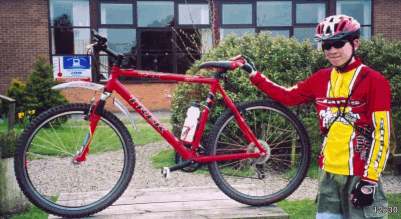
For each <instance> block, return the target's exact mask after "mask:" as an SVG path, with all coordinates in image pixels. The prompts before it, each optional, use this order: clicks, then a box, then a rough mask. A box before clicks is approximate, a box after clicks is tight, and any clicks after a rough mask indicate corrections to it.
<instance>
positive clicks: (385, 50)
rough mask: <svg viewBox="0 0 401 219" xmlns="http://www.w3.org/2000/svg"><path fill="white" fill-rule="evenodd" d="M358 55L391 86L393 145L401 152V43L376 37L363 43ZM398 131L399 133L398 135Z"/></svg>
mask: <svg viewBox="0 0 401 219" xmlns="http://www.w3.org/2000/svg"><path fill="white" fill-rule="evenodd" d="M357 54H358V55H359V56H360V57H361V59H362V60H363V62H364V63H365V64H366V65H368V66H370V67H372V68H373V69H375V70H377V71H380V72H381V73H382V74H383V75H384V76H385V77H386V78H387V79H388V80H389V81H390V85H391V92H392V97H391V106H392V123H393V129H392V130H393V133H392V140H391V142H392V143H391V145H392V148H393V149H394V148H396V147H395V145H398V150H399V152H401V150H400V147H399V145H400V144H401V132H399V130H400V129H401V41H389V40H385V39H384V38H382V37H375V38H373V40H369V41H363V42H362V45H361V48H360V49H359V50H357ZM397 131H398V133H397Z"/></svg>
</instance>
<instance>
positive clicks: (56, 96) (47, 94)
mask: <svg viewBox="0 0 401 219" xmlns="http://www.w3.org/2000/svg"><path fill="white" fill-rule="evenodd" d="M52 75H53V70H52V67H51V65H50V64H48V63H47V62H46V60H45V59H44V58H39V59H38V60H37V61H36V62H35V64H34V67H33V70H32V72H31V74H30V75H29V77H28V80H27V81H26V83H24V82H21V81H19V80H15V79H14V80H13V81H12V82H11V86H10V88H9V89H8V91H7V96H9V97H12V98H14V99H15V100H16V110H15V112H16V119H17V121H18V120H24V119H25V118H26V116H27V115H29V116H30V118H32V117H34V116H36V115H38V114H39V113H41V112H43V111H45V110H47V109H49V108H50V107H53V106H56V105H60V104H64V103H66V102H67V101H66V99H65V98H64V97H63V96H62V95H61V94H60V93H59V92H58V91H55V90H52V89H51V87H52V86H54V85H55V84H56V83H55V82H54V80H53V76H52ZM18 113H20V115H18ZM21 115H24V116H22V118H21Z"/></svg>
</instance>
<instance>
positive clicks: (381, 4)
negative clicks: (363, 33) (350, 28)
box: [373, 0, 401, 40]
mask: <svg viewBox="0 0 401 219" xmlns="http://www.w3.org/2000/svg"><path fill="white" fill-rule="evenodd" d="M373 25H374V27H373V28H374V34H381V35H383V36H384V37H385V38H387V39H397V40H401V1H400V0H374V1H373Z"/></svg>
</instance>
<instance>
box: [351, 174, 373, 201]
mask: <svg viewBox="0 0 401 219" xmlns="http://www.w3.org/2000/svg"><path fill="white" fill-rule="evenodd" d="M376 186H377V183H375V182H371V181H367V180H363V179H361V180H360V181H359V182H358V183H357V184H356V185H355V188H354V189H353V190H352V192H351V202H352V204H353V205H354V207H356V208H363V207H366V206H369V205H371V204H372V203H373V196H374V195H375V192H376Z"/></svg>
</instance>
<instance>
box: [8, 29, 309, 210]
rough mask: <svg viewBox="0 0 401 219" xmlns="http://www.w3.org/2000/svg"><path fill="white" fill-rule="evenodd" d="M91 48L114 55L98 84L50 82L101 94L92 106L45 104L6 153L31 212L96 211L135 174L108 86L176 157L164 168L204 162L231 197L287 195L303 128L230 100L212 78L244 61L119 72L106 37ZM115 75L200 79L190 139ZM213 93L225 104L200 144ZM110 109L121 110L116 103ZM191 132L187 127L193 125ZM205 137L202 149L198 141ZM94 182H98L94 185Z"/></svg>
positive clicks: (284, 114) (303, 166)
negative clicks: (188, 71) (201, 99)
mask: <svg viewBox="0 0 401 219" xmlns="http://www.w3.org/2000/svg"><path fill="white" fill-rule="evenodd" d="M93 36H94V41H95V43H94V44H92V46H93V49H94V51H95V52H100V51H103V52H105V53H107V54H108V55H109V56H112V57H113V58H114V60H115V62H114V65H113V67H112V71H111V76H110V78H109V80H108V81H107V83H106V84H105V86H103V85H100V84H94V83H91V82H69V83H65V84H61V85H58V87H57V88H65V87H83V88H87V89H93V90H99V91H101V92H102V93H101V96H100V98H99V99H98V100H97V101H93V102H92V104H68V105H62V106H57V107H54V108H51V109H49V110H47V111H45V112H43V113H42V114H40V115H39V116H38V117H36V118H35V119H34V120H33V121H32V122H31V124H30V125H29V126H28V127H27V128H26V129H25V130H24V132H23V133H22V135H21V137H20V139H19V141H18V148H17V151H16V155H15V173H16V177H17V180H18V183H19V186H20V187H21V189H22V191H23V192H24V194H25V195H26V196H27V197H28V199H29V200H30V201H31V202H32V203H34V204H35V205H36V206H38V207H39V208H41V209H43V210H45V211H47V212H49V213H51V214H55V215H59V216H63V217H84V216H88V215H91V214H94V213H96V212H98V211H101V210H103V209H104V208H106V207H107V206H109V205H111V204H112V203H113V202H114V201H115V200H116V199H118V198H119V197H120V196H121V195H122V193H123V192H124V190H125V189H126V188H127V186H128V184H129V182H130V180H131V177H132V175H133V172H134V166H135V151H134V144H133V141H132V138H131V135H130V133H129V132H128V130H127V128H126V126H125V125H124V124H123V123H122V122H121V121H120V119H118V118H117V117H116V116H115V115H113V114H112V113H110V112H108V111H106V110H105V109H104V106H105V102H106V100H107V99H108V98H109V97H110V95H111V94H112V93H113V92H115V93H117V94H119V95H120V96H121V97H122V98H123V99H124V100H125V101H127V103H128V104H129V105H130V106H131V107H132V108H133V109H134V110H135V111H136V112H137V113H138V114H139V115H141V116H142V117H143V118H144V119H145V120H146V121H147V123H149V124H150V125H151V126H152V127H153V128H154V129H155V130H156V131H157V132H158V133H160V135H161V136H163V138H164V139H165V140H166V141H167V142H168V143H169V144H170V145H171V146H172V147H173V148H174V149H175V150H176V152H177V153H178V154H179V155H180V156H181V157H182V159H181V161H182V162H180V163H178V164H177V165H176V166H173V167H169V168H168V167H165V168H164V169H163V174H164V175H168V174H169V172H171V171H175V170H180V169H183V168H188V167H190V166H191V165H192V166H194V165H195V164H204V163H207V164H208V169H209V172H210V174H211V176H212V178H213V180H214V182H215V183H216V185H217V186H218V187H219V188H220V189H221V191H223V192H224V193H225V194H226V195H227V196H229V197H230V198H232V199H234V200H236V201H238V202H241V203H244V204H247V205H254V206H260V205H269V204H271V203H274V202H277V201H280V200H282V199H284V198H286V197H287V196H289V195H290V194H291V193H292V192H294V191H295V190H296V189H297V188H298V186H299V185H300V184H301V182H302V180H303V179H304V178H305V175H306V172H307V169H308V166H309V162H310V144H309V138H308V135H307V133H306V131H305V128H304V127H303V125H302V124H301V122H300V121H299V120H298V119H297V117H296V116H295V115H294V114H293V113H292V112H291V111H290V110H288V109H287V108H286V107H284V106H282V105H280V104H278V103H276V102H273V101H268V100H259V101H254V102H247V103H241V104H237V105H236V104H234V103H233V101H232V100H231V99H230V98H229V97H228V95H227V94H226V92H225V90H224V88H223V87H222V85H221V84H220V81H221V80H222V79H224V78H226V77H227V74H226V72H227V71H228V70H234V69H236V68H238V67H240V66H241V65H243V64H244V63H245V61H246V60H245V59H243V58H240V57H238V58H237V59H235V60H232V61H213V62H206V63H203V64H201V65H200V68H207V69H214V70H216V72H215V73H214V76H213V77H204V76H187V75H180V74H157V73H150V72H145V73H144V72H138V71H135V70H132V69H121V68H120V66H121V62H122V59H123V56H122V55H120V54H117V53H115V52H113V51H112V50H110V49H109V48H107V44H106V42H107V39H106V38H104V37H102V36H100V35H98V34H97V33H96V32H93ZM120 76H124V77H135V78H153V79H154V78H156V79H158V80H168V81H179V82H186V83H200V84H206V85H209V87H210V91H209V94H208V96H207V99H206V101H205V103H204V104H203V107H202V108H203V109H202V112H201V113H200V118H199V119H197V118H196V117H195V119H194V117H191V116H190V117H189V120H192V121H195V122H196V123H195V129H196V131H195V133H194V137H193V139H191V138H188V133H189V132H191V130H190V131H188V129H187V128H188V127H184V129H185V130H184V131H183V132H182V136H181V139H180V138H177V137H175V136H174V135H173V134H172V133H171V132H170V131H169V130H168V129H167V128H165V127H164V126H163V125H162V124H161V123H160V122H159V121H158V119H157V118H155V117H154V115H153V114H152V113H151V112H150V111H149V110H148V109H147V108H146V107H145V106H144V105H143V104H142V103H141V102H140V101H139V100H138V99H137V98H136V97H135V96H134V95H133V94H131V93H130V92H129V91H128V90H127V89H126V88H125V87H124V86H123V85H122V84H121V82H120V81H119V80H118V78H119V77H120ZM217 93H220V94H221V97H222V99H223V101H224V103H225V105H226V107H227V109H226V111H225V112H224V113H223V114H222V115H221V116H220V117H219V119H218V120H217V122H216V123H215V124H214V126H213V128H212V130H211V131H210V135H209V136H208V138H204V139H206V140H204V141H201V140H202V136H203V133H204V131H205V127H206V123H207V121H208V115H209V112H210V110H211V109H212V107H213V105H214V103H215V101H216V95H217ZM116 106H117V107H118V108H120V109H121V110H122V111H123V112H125V113H126V114H127V110H126V109H124V107H123V105H122V104H120V103H119V102H116ZM192 132H193V131H192ZM201 142H204V143H203V144H204V145H201ZM99 182H102V183H99Z"/></svg>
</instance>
